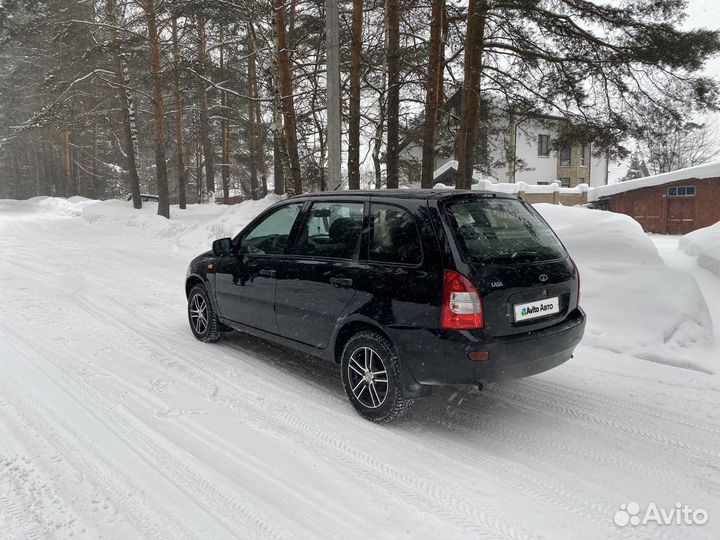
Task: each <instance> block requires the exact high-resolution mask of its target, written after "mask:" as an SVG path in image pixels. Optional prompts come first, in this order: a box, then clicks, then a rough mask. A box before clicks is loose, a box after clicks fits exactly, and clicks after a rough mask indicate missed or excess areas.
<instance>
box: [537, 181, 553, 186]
mask: <svg viewBox="0 0 720 540" xmlns="http://www.w3.org/2000/svg"><path fill="white" fill-rule="evenodd" d="M537 185H538V186H549V185H550V182H538V183H537Z"/></svg>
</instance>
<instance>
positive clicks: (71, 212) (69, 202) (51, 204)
mask: <svg viewBox="0 0 720 540" xmlns="http://www.w3.org/2000/svg"><path fill="white" fill-rule="evenodd" d="M95 202H97V201H94V200H92V199H86V198H85V197H79V196H75V197H70V198H69V199H65V198H62V197H33V198H32V199H27V200H16V199H0V206H1V207H2V209H3V211H4V212H8V213H28V212H32V213H38V212H39V213H43V214H50V215H55V216H71V217H77V216H80V215H81V214H82V211H83V209H84V208H85V207H86V206H88V205H90V204H93V203H95Z"/></svg>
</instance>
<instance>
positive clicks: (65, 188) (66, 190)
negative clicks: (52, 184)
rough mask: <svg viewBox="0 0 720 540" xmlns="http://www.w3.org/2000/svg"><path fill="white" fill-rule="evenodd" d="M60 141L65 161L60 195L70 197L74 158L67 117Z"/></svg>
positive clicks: (63, 160)
mask: <svg viewBox="0 0 720 540" xmlns="http://www.w3.org/2000/svg"><path fill="white" fill-rule="evenodd" d="M60 143H61V144H60V148H61V151H62V162H63V185H62V190H61V191H60V193H59V195H60V196H61V197H69V196H70V184H71V183H72V160H71V158H70V129H69V128H68V124H67V119H66V120H65V122H64V123H63V127H62V132H61V133H60Z"/></svg>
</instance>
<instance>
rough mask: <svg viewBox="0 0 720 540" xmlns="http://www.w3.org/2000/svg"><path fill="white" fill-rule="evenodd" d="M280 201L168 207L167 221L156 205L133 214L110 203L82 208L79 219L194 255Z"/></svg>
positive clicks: (147, 205) (272, 197)
mask: <svg viewBox="0 0 720 540" xmlns="http://www.w3.org/2000/svg"><path fill="white" fill-rule="evenodd" d="M282 198H283V197H282V196H278V195H273V194H271V195H268V196H267V197H265V198H264V199H261V200H259V201H245V202H243V203H240V204H237V205H233V206H223V205H219V204H193V205H188V207H187V209H185V210H180V209H179V208H178V207H177V206H172V207H171V208H170V218H171V219H170V220H167V219H165V218H163V217H161V216H158V215H157V203H152V202H145V203H143V207H142V208H141V209H140V210H134V209H133V208H132V205H131V203H130V202H127V201H117V200H111V201H101V202H96V203H95V204H92V205H89V206H86V207H85V208H84V209H83V211H82V217H83V218H84V219H85V220H86V221H88V222H89V223H93V224H99V225H103V226H109V227H114V228H115V227H119V226H123V227H131V228H132V229H134V231H135V233H136V234H138V235H140V236H146V237H159V238H162V239H165V240H167V241H168V244H169V245H170V246H173V247H174V248H179V249H182V250H188V251H189V252H197V251H198V250H207V249H210V244H211V243H212V241H213V240H216V239H218V238H223V237H228V236H235V235H236V234H237V233H238V232H239V231H240V229H242V228H243V227H244V226H245V225H247V224H248V223H249V222H250V221H251V220H252V219H253V218H254V217H255V216H256V215H258V214H259V213H260V212H262V211H263V210H265V208H267V207H268V206H270V205H272V204H273V203H275V202H277V201H279V200H281V199H282Z"/></svg>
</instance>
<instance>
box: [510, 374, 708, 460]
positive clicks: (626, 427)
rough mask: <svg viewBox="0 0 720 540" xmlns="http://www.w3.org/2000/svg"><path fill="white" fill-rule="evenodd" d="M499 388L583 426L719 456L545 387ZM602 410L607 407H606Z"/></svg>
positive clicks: (519, 400)
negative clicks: (573, 401)
mask: <svg viewBox="0 0 720 540" xmlns="http://www.w3.org/2000/svg"><path fill="white" fill-rule="evenodd" d="M497 390H498V391H497V394H496V395H498V397H500V398H502V397H503V396H504V397H505V399H507V400H509V401H510V402H514V403H525V404H526V405H527V406H528V407H530V408H536V407H537V406H538V405H541V406H542V407H543V408H544V409H546V410H547V411H553V412H555V413H560V414H562V415H563V416H565V417H567V418H569V419H574V420H576V421H577V422H578V423H581V424H582V425H584V426H587V425H588V422H592V423H595V424H598V425H600V426H603V427H606V428H610V429H612V430H614V431H620V432H623V433H626V434H630V435H634V436H636V437H639V438H643V439H646V440H649V441H652V442H654V443H656V444H658V445H659V446H662V447H676V448H680V449H683V450H686V451H688V452H691V453H694V454H696V455H698V456H705V457H710V458H713V459H720V451H718V450H713V449H710V448H705V447H701V446H698V445H695V444H690V443H687V442H685V441H683V440H681V435H677V434H676V433H672V434H671V435H672V436H666V435H662V434H660V433H659V432H652V431H649V430H647V429H640V428H639V427H635V426H633V425H630V424H628V423H627V422H620V421H617V420H614V419H612V418H610V417H609V415H607V414H605V415H603V414H599V413H598V412H597V409H594V410H593V408H591V407H589V410H582V409H581V408H580V407H574V406H572V405H570V404H569V402H570V401H571V400H570V399H567V400H566V399H563V398H562V397H561V395H560V394H551V393H546V392H543V391H542V390H535V391H530V392H526V393H523V392H518V391H515V390H513V389H512V388H511V386H509V385H505V386H502V388H498V389H497ZM546 396H547V397H546ZM610 410H611V409H610ZM603 412H606V411H605V410H604V409H603ZM642 423H646V419H643V420H642ZM662 429H663V431H664V432H666V433H667V432H669V431H670V430H669V429H668V428H667V427H666V426H662Z"/></svg>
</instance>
